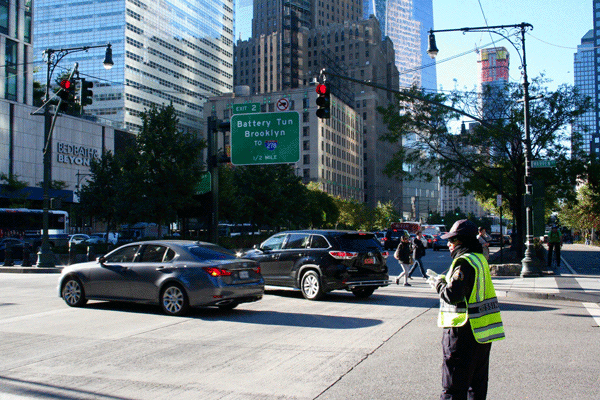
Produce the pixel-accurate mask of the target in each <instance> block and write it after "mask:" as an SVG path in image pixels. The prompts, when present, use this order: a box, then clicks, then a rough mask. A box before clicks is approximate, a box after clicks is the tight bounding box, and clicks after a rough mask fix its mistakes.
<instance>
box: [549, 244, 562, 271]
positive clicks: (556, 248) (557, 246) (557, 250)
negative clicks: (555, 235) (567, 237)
mask: <svg viewBox="0 0 600 400" xmlns="http://www.w3.org/2000/svg"><path fill="white" fill-rule="evenodd" d="M552 250H554V257H556V266H558V267H560V243H548V268H552Z"/></svg>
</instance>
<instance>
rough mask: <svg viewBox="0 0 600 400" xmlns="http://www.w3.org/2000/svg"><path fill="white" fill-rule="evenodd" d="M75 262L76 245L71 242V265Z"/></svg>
mask: <svg viewBox="0 0 600 400" xmlns="http://www.w3.org/2000/svg"><path fill="white" fill-rule="evenodd" d="M74 262H75V243H73V242H69V265H71V264H73V263H74Z"/></svg>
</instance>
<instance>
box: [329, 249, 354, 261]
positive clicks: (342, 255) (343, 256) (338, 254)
mask: <svg viewBox="0 0 600 400" xmlns="http://www.w3.org/2000/svg"><path fill="white" fill-rule="evenodd" d="M329 254H330V255H331V257H333V258H337V259H338V260H351V259H353V258H354V257H356V256H358V252H356V251H330V252H329Z"/></svg>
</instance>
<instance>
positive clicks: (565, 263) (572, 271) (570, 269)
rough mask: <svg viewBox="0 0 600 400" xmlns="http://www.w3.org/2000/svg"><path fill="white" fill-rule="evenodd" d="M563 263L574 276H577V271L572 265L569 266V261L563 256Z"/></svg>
mask: <svg viewBox="0 0 600 400" xmlns="http://www.w3.org/2000/svg"><path fill="white" fill-rule="evenodd" d="M560 259H561V261H562V262H563V264H564V265H565V266H566V267H567V268H568V269H569V271H571V273H572V274H573V275H575V274H577V272H575V270H574V269H573V268H571V264H569V263H568V262H567V260H565V258H564V257H563V256H561V257H560Z"/></svg>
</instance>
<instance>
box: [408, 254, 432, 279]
mask: <svg viewBox="0 0 600 400" xmlns="http://www.w3.org/2000/svg"><path fill="white" fill-rule="evenodd" d="M417 265H418V266H419V269H420V270H421V275H423V277H425V275H427V273H426V272H425V268H423V262H422V261H421V259H420V258H417V259H415V263H414V264H413V266H412V268H411V269H410V271H408V276H409V277H410V276H412V273H413V272H414V271H415V269H417Z"/></svg>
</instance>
